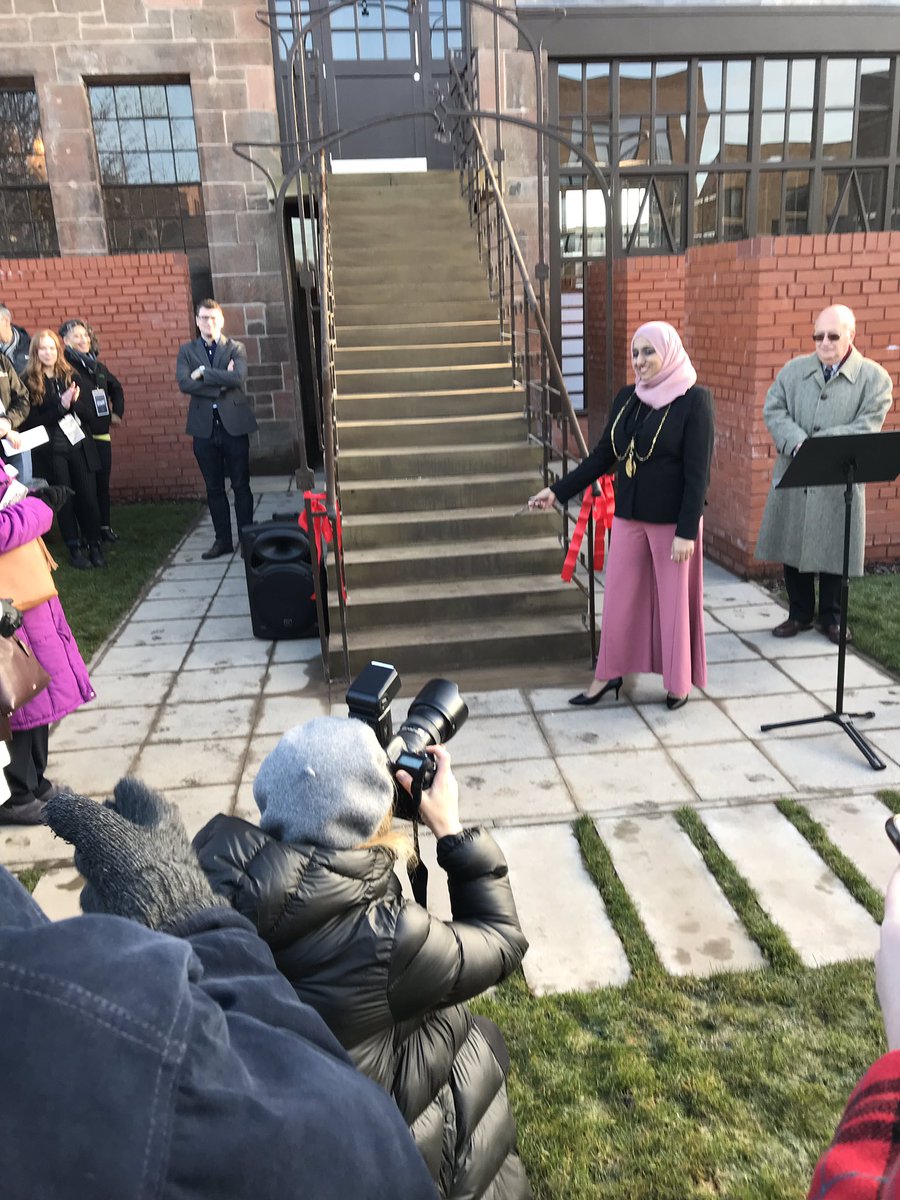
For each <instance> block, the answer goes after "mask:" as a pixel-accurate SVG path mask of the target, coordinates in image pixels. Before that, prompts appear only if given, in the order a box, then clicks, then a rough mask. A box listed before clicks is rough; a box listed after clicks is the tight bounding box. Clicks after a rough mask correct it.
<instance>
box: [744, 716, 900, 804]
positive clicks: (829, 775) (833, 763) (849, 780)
mask: <svg viewBox="0 0 900 1200" xmlns="http://www.w3.org/2000/svg"><path fill="white" fill-rule="evenodd" d="M823 724H824V726H825V728H826V729H828V730H830V732H829V733H828V734H827V735H825V736H823V737H810V738H780V739H772V740H771V741H769V742H767V743H766V754H768V756H769V758H771V760H772V761H773V762H774V763H775V765H776V766H777V767H778V769H779V770H780V771H781V772H782V773H783V774H784V775H786V776H787V778H788V779H790V781H791V782H792V783H793V785H794V787H795V788H796V789H797V790H798V791H805V792H835V791H840V792H849V791H859V792H870V791H871V790H872V786H873V784H874V783H877V785H878V787H895V786H896V785H897V784H898V783H900V766H898V765H897V762H896V761H895V760H892V759H890V758H888V754H889V753H890V749H889V747H887V746H882V745H880V744H879V741H877V740H876V739H882V738H891V737H892V736H894V734H897V736H898V741H897V743H896V744H895V746H894V751H895V754H897V755H900V731H897V730H889V729H883V730H876V731H875V733H874V735H873V737H871V738H870V737H869V735H868V734H867V733H866V729H865V723H864V722H863V721H859V722H857V725H858V727H859V729H860V730H861V732H862V733H863V734H865V736H866V738H867V740H869V741H871V743H872V745H873V747H874V748H875V750H876V752H878V751H880V752H881V757H882V759H883V760H884V761H885V763H886V767H885V770H883V771H877V772H876V771H873V770H872V768H871V767H870V766H869V764H868V762H867V761H866V759H865V758H863V756H862V754H861V753H860V752H859V750H858V749H857V748H856V746H855V745H854V744H853V742H852V741H851V740H850V738H849V737H848V736H847V734H846V733H844V732H843V731H842V730H840V729H838V728H837V726H833V725H831V724H830V722H829V723H825V722H823ZM813 728H816V727H815V726H813Z"/></svg>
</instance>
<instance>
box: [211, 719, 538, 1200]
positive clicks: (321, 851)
mask: <svg viewBox="0 0 900 1200" xmlns="http://www.w3.org/2000/svg"><path fill="white" fill-rule="evenodd" d="M431 752H432V753H433V754H434V756H435V759H436V760H437V764H438V766H437V772H436V774H435V779H434V783H433V784H432V786H431V788H430V789H429V790H428V791H426V792H425V793H424V795H423V799H422V802H421V806H420V809H419V813H420V816H421V819H422V821H423V822H424V823H425V824H426V825H427V826H428V828H429V829H430V830H431V831H432V833H433V834H434V836H435V837H436V838H437V856H438V862H439V864H440V865H441V866H442V867H443V869H444V870H445V871H446V872H447V876H448V884H449V888H450V899H451V903H452V907H453V920H452V921H451V922H445V921H441V920H438V919H437V918H435V917H432V916H431V915H430V914H429V913H428V912H427V910H426V909H425V908H423V907H422V906H421V905H419V904H416V903H414V902H412V901H407V900H405V899H404V898H403V895H402V893H401V890H400V883H399V880H398V878H397V876H396V874H395V873H394V863H395V858H396V857H397V856H398V854H399V855H400V856H401V857H402V856H403V851H404V845H405V844H407V845H408V842H407V839H406V838H405V836H404V835H400V834H398V833H397V832H395V831H393V830H392V829H391V818H392V812H393V801H394V783H393V780H392V778H391V775H390V772H389V770H388V766H387V759H386V756H385V753H384V751H383V749H382V748H381V747H380V746H379V744H378V740H377V738H376V737H375V734H374V733H373V731H372V730H371V729H369V727H368V726H366V725H364V724H363V723H362V722H359V721H355V720H347V719H341V718H337V717H321V718H318V719H316V720H314V721H311V722H309V723H308V724H306V725H303V726H298V727H297V728H296V729H291V730H289V731H288V732H287V733H286V734H285V735H284V737H283V738H282V739H281V741H280V742H279V743H278V745H277V746H276V748H275V749H274V750H273V751H272V753H271V754H270V755H269V756H268V758H267V759H266V760H265V761H264V762H263V764H262V767H261V768H260V771H259V774H258V775H257V778H256V781H255V783H254V787H253V794H254V798H255V799H256V803H257V805H258V807H259V810H260V813H261V817H260V827H259V828H257V827H256V826H253V825H250V824H249V823H248V822H246V821H242V820H239V819H237V818H235V817H224V816H219V817H215V818H213V820H212V821H211V822H210V823H209V824H208V825H207V826H206V827H205V828H204V829H202V830H201V831H200V833H198V834H197V837H196V838H195V839H194V846H195V849H196V850H197V854H198V857H199V859H200V863H201V865H202V867H203V869H204V871H205V872H206V874H207V876H208V878H209V880H210V883H211V884H212V886H213V888H214V889H215V890H216V891H217V892H219V893H220V894H221V895H223V896H226V897H227V898H228V900H229V901H230V902H231V904H232V905H233V906H234V908H236V909H237V910H238V912H240V913H243V914H244V915H245V916H247V917H249V919H250V920H251V921H253V922H254V924H255V925H256V927H257V929H258V930H259V933H260V935H261V936H262V937H263V938H264V939H265V941H266V942H267V943H268V944H269V946H270V947H271V949H272V952H273V954H274V956H275V961H276V963H277V964H278V967H279V970H281V972H282V973H283V974H284V975H285V976H286V977H287V978H288V979H289V980H290V982H291V983H292V984H293V986H294V989H295V991H296V992H297V995H298V996H299V997H300V999H301V1000H303V1001H305V1002H306V1003H307V1004H310V1005H311V1006H312V1007H313V1008H315V1009H316V1011H317V1012H319V1013H320V1015H321V1016H322V1017H323V1018H324V1019H325V1021H326V1023H327V1024H328V1025H329V1026H330V1028H331V1029H332V1031H333V1032H334V1033H335V1035H336V1036H337V1038H338V1040H339V1041H340V1042H341V1043H342V1044H343V1046H344V1047H345V1048H346V1049H347V1051H348V1052H349V1053H350V1056H351V1057H352V1058H353V1060H354V1062H355V1063H356V1065H357V1066H358V1067H359V1069H360V1070H361V1071H362V1072H363V1073H364V1074H366V1075H368V1076H369V1078H371V1079H374V1080H375V1081H376V1082H377V1083H379V1084H381V1086H382V1087H383V1088H384V1089H385V1090H386V1091H388V1092H390V1093H391V1095H392V1096H393V1097H394V1099H395V1100H396V1102H397V1104H398V1106H399V1108H400V1111H401V1112H402V1113H403V1115H404V1117H405V1118H406V1121H407V1123H408V1124H409V1126H410V1129H411V1130H412V1134H413V1137H414V1138H415V1140H416V1143H417V1145H418V1147H419V1149H420V1151H421V1153H422V1156H423V1157H424V1159H425V1161H426V1163H427V1165H428V1167H429V1169H430V1171H431V1173H432V1176H433V1178H434V1179H435V1182H436V1183H437V1185H438V1188H439V1190H440V1194H441V1195H442V1196H444V1197H448V1198H458V1200H462V1198H463V1197H473V1198H474V1197H485V1198H487V1200H524V1198H526V1197H530V1196H531V1191H530V1188H529V1185H528V1181H527V1179H526V1177H525V1172H524V1168H523V1166H522V1163H521V1161H520V1159H519V1157H518V1155H517V1154H516V1149H515V1144H516V1142H515V1138H516V1133H515V1122H514V1119H513V1116H512V1113H511V1111H510V1108H509V1102H508V1099H507V1096H506V1070H507V1068H508V1056H507V1054H506V1051H505V1046H504V1045H503V1039H502V1035H501V1034H500V1031H499V1029H497V1027H496V1026H495V1025H493V1024H492V1023H491V1022H488V1021H485V1020H484V1019H483V1018H480V1017H479V1018H476V1017H474V1016H473V1015H472V1014H471V1013H470V1012H469V1010H468V1009H467V1008H466V1007H465V1004H464V1003H463V1002H464V1001H465V1000H468V999H471V998H472V997H473V996H477V995H478V994H479V993H480V992H483V991H484V990H485V989H486V988H488V987H491V986H492V985H494V984H496V983H499V982H500V981H501V980H503V979H505V978H506V977H507V976H508V975H510V974H512V972H513V971H515V970H516V969H517V967H518V966H519V964H520V962H521V961H522V957H523V955H524V954H525V950H526V948H527V942H526V940H525V938H524V936H523V934H522V930H521V928H520V926H519V921H518V917H517V914H516V908H515V903H514V901H513V897H512V892H511V889H510V885H509V878H508V873H507V868H506V862H505V860H504V858H503V855H502V853H501V851H500V849H499V847H498V846H497V844H496V842H494V840H493V838H491V837H490V835H489V834H487V833H486V832H485V831H483V830H480V829H466V830H464V829H463V827H462V825H461V824H460V822H459V815H458V813H459V808H458V793H457V786H456V781H455V779H454V778H453V775H452V773H451V771H450V757H449V755H448V754H447V751H446V750H445V749H444V748H443V747H434V748H432V751H431ZM398 778H399V779H400V782H401V783H403V784H404V786H408V784H409V777H408V776H405V777H403V776H402V773H401V775H399V776H398Z"/></svg>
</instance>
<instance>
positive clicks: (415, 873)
mask: <svg viewBox="0 0 900 1200" xmlns="http://www.w3.org/2000/svg"><path fill="white" fill-rule="evenodd" d="M413 846H415V849H416V861H415V864H414V865H412V866H409V867H407V868H406V873H407V875H408V876H409V885H410V887H411V888H412V894H413V899H414V900H415V902H416V904H421V905H422V907H423V908H427V907H428V868H427V867H426V866H425V864H424V863H423V862H422V856H421V854H420V853H419V822H418V821H413Z"/></svg>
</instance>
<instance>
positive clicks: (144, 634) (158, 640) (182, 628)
mask: <svg viewBox="0 0 900 1200" xmlns="http://www.w3.org/2000/svg"><path fill="white" fill-rule="evenodd" d="M199 628H200V618H199V617H184V618H181V619H180V620H174V619H172V618H164V619H162V620H160V619H157V620H155V621H129V622H128V624H127V625H126V626H125V628H124V629H123V630H122V631H121V632H120V633H119V636H118V637H117V638H116V646H117V647H122V646H156V645H160V644H165V643H168V642H179V643H181V644H182V645H187V643H188V642H190V641H191V640H192V639H193V638H194V637H195V635H196V634H197V631H198V629H199Z"/></svg>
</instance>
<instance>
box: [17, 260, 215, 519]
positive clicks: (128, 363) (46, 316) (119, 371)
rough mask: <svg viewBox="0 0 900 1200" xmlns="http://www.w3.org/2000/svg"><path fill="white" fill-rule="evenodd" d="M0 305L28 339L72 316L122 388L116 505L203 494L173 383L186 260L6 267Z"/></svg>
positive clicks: (186, 294)
mask: <svg viewBox="0 0 900 1200" xmlns="http://www.w3.org/2000/svg"><path fill="white" fill-rule="evenodd" d="M0 300H2V302H3V303H4V304H6V305H7V306H8V307H9V308H10V310H11V311H12V314H13V320H14V322H15V323H16V324H17V325H22V326H24V328H26V329H27V330H28V332H29V333H31V334H33V333H34V332H35V331H36V330H37V329H40V328H45V327H49V328H51V329H57V328H59V326H60V325H61V324H62V322H63V321H64V320H65V319H66V318H67V317H76V316H77V317H83V318H84V319H85V320H86V321H88V322H89V323H90V324H91V325H92V326H93V327H94V329H95V330H96V332H97V335H98V337H99V339H100V347H101V349H100V354H101V358H102V360H103V361H104V362H105V363H106V364H107V366H108V367H109V368H110V370H111V371H112V372H113V374H114V375H116V376H117V377H118V379H119V381H120V382H121V384H122V387H123V388H124V389H125V420H124V422H123V423H122V424H121V425H119V426H117V427H115V428H114V429H113V435H112V437H113V473H112V491H113V497H114V499H116V500H173V499H182V498H185V497H191V496H200V495H202V494H203V486H202V480H201V478H200V472H199V470H198V469H197V464H196V463H195V461H194V456H193V452H192V449H191V440H190V438H188V437H187V436H186V435H185V433H184V422H185V416H186V411H187V405H186V400H185V397H184V396H182V394H181V392H180V391H179V390H178V386H177V385H176V383H175V356H176V354H177V352H178V346H179V344H180V343H181V342H183V341H185V340H187V339H188V338H190V337H191V336H192V335H193V334H194V332H195V330H194V324H193V318H192V309H191V292H190V281H189V278H188V269H187V259H186V258H185V257H184V255H182V254H125V255H118V256H84V257H68V258H39V259H0Z"/></svg>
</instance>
